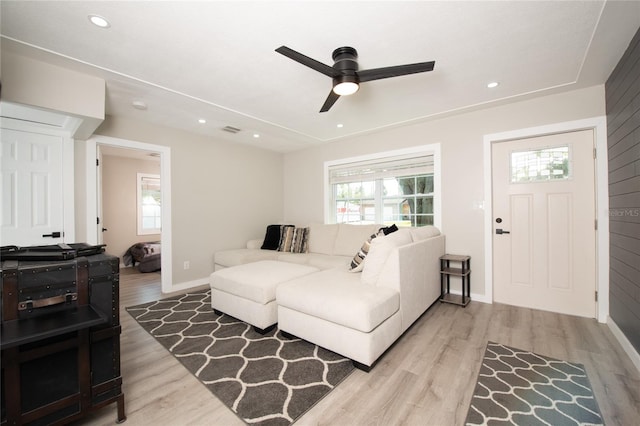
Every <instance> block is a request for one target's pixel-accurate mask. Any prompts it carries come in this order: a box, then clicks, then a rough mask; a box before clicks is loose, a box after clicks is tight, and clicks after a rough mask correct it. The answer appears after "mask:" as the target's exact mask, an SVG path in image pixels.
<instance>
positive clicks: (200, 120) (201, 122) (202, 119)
mask: <svg viewBox="0 0 640 426" xmlns="http://www.w3.org/2000/svg"><path fill="white" fill-rule="evenodd" d="M206 122H207V120H205V119H204V118H201V119H199V120H198V123H200V124H204V123H206Z"/></svg>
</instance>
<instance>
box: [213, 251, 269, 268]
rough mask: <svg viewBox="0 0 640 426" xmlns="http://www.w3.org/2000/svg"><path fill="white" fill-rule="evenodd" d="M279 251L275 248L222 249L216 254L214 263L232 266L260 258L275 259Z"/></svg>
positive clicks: (256, 260)
mask: <svg viewBox="0 0 640 426" xmlns="http://www.w3.org/2000/svg"><path fill="white" fill-rule="evenodd" d="M277 257H278V252H277V251H275V250H259V249H235V250H222V251H218V252H216V253H215V255H214V263H215V264H216V265H220V266H224V267H227V268H228V267H231V266H236V265H242V264H245V263H250V262H258V261H260V260H275V259H276V258H277Z"/></svg>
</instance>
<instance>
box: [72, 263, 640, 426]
mask: <svg viewBox="0 0 640 426" xmlns="http://www.w3.org/2000/svg"><path fill="white" fill-rule="evenodd" d="M120 295H121V299H120V301H121V311H120V317H121V323H122V329H123V332H122V339H121V353H122V355H121V360H122V377H123V382H124V385H123V390H124V394H125V400H126V413H127V417H128V420H127V422H126V423H125V424H126V425H129V426H134V425H244V422H242V421H241V420H240V419H238V417H236V415H235V414H233V412H231V410H229V409H228V408H227V407H226V406H224V405H223V404H222V403H221V402H219V401H218V400H217V399H216V397H215V396H213V395H212V394H211V393H210V392H209V391H208V390H207V389H206V388H205V387H204V386H203V385H202V384H201V383H200V382H199V381H198V380H197V379H196V378H195V377H194V376H192V375H191V373H189V372H188V371H187V370H186V369H185V368H184V367H182V365H181V364H180V363H179V362H178V361H177V360H176V359H175V358H174V357H173V356H172V355H171V354H169V352H168V351H167V350H166V349H164V348H163V347H162V346H161V345H160V344H159V343H158V342H156V340H155V339H154V338H152V337H151V336H150V335H149V334H148V333H147V332H146V331H144V330H143V329H142V328H141V327H140V326H139V325H138V324H137V323H136V322H135V321H134V320H133V319H132V318H131V316H130V315H129V314H128V313H127V312H126V311H125V310H124V307H125V306H132V305H135V304H139V303H144V302H148V301H153V300H157V299H159V298H163V297H167V295H162V294H161V292H160V275H159V274H139V273H137V272H136V271H132V270H129V269H123V270H122V271H121V280H120ZM488 340H490V341H494V342H498V343H502V344H505V345H508V346H514V347H517V348H519V349H524V350H531V351H533V352H536V353H539V354H541V355H546V356H550V357H554V358H560V359H563V360H567V361H571V362H578V363H581V364H584V366H585V367H586V370H587V372H588V375H589V379H590V380H591V384H592V387H593V390H594V392H595V395H596V399H597V401H598V404H599V406H600V410H601V411H602V414H603V416H604V420H605V423H606V424H607V425H609V426H613V425H621V426H628V425H637V424H639V422H640V420H639V419H640V373H639V372H638V370H637V369H636V368H635V366H634V365H633V363H632V362H631V360H630V359H629V357H628V356H627V355H626V354H625V353H624V352H623V350H622V348H621V347H620V345H619V344H618V342H617V341H616V340H615V338H614V336H613V334H612V333H611V331H610V330H609V328H608V327H607V326H606V325H603V324H599V323H598V322H597V321H595V320H590V319H585V318H577V317H571V316H566V315H559V314H553V313H549V312H542V311H536V310H531V309H523V308H517V307H513V306H508V305H501V304H493V305H488V304H483V303H478V302H472V303H471V304H470V305H469V306H467V307H466V308H460V307H457V306H454V305H446V304H436V305H434V306H433V307H432V308H431V309H430V310H429V311H428V312H427V313H426V314H425V315H424V316H423V317H422V318H420V319H419V320H418V321H417V322H416V324H414V326H413V327H412V328H410V329H409V330H408V332H407V333H406V334H405V335H404V336H403V337H402V338H401V339H400V340H399V341H398V342H397V344H396V345H394V346H393V347H392V349H391V350H390V351H388V352H387V354H386V355H385V356H384V357H383V358H382V360H381V361H380V362H379V363H378V364H377V365H376V366H375V368H374V369H373V370H372V371H371V372H370V373H368V374H367V373H364V372H362V371H360V370H356V371H355V372H354V373H353V374H351V375H350V376H349V377H348V378H347V379H346V380H345V381H344V382H343V383H341V384H340V385H339V386H338V387H337V388H336V389H335V390H333V391H332V392H331V393H330V394H329V395H328V396H327V397H326V398H324V399H323V400H322V401H320V402H319V403H318V404H317V405H316V406H315V407H313V408H312V409H311V410H310V411H309V412H307V413H306V414H305V415H304V416H303V417H302V418H301V419H300V420H298V421H297V422H296V426H298V425H385V426H387V425H438V426H440V425H442V426H446V425H462V424H463V423H464V420H465V417H466V413H467V408H468V406H469V401H470V400H471V395H472V393H473V388H474V385H475V382H476V378H477V375H478V371H479V367H480V360H481V358H482V355H483V353H484V349H485V345H486V343H487V341H488ZM115 418H116V409H115V405H112V406H109V407H105V408H103V409H101V410H98V411H96V412H95V413H92V414H91V416H90V417H88V418H86V419H84V420H82V421H80V422H79V423H78V424H81V425H112V424H113V423H114V421H115Z"/></svg>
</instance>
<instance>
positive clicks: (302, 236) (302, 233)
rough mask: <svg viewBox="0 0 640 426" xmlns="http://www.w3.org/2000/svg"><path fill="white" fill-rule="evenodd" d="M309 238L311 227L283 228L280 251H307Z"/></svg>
mask: <svg viewBox="0 0 640 426" xmlns="http://www.w3.org/2000/svg"><path fill="white" fill-rule="evenodd" d="M308 240H309V228H294V227H288V228H285V229H283V233H282V238H281V239H280V246H279V247H278V251H283V252H290V253H306V252H307V244H308Z"/></svg>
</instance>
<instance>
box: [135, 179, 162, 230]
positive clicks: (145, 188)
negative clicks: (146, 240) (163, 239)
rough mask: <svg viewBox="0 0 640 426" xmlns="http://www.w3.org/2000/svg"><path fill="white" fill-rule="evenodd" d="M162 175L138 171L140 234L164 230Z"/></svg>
mask: <svg viewBox="0 0 640 426" xmlns="http://www.w3.org/2000/svg"><path fill="white" fill-rule="evenodd" d="M161 207H162V204H161V192H160V176H158V175H151V174H147V173H138V235H148V234H159V233H160V232H161V230H162V222H161V215H160V212H161V210H162V208H161Z"/></svg>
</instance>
